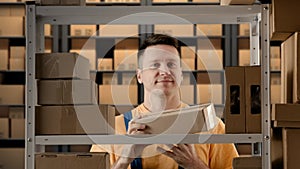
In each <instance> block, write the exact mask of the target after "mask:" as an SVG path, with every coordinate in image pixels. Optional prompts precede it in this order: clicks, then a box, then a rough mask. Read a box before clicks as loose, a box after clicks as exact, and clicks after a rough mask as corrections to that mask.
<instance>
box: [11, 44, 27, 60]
mask: <svg viewBox="0 0 300 169" xmlns="http://www.w3.org/2000/svg"><path fill="white" fill-rule="evenodd" d="M10 58H25V46H10Z"/></svg>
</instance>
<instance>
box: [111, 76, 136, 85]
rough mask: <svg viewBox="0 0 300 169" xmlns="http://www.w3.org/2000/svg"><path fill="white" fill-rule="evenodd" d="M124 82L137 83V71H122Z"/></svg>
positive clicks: (125, 83) (128, 83) (127, 83)
mask: <svg viewBox="0 0 300 169" xmlns="http://www.w3.org/2000/svg"><path fill="white" fill-rule="evenodd" d="M115 76H116V75H115ZM122 84H123V85H137V79H136V73H122Z"/></svg>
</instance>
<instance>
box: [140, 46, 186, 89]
mask: <svg viewBox="0 0 300 169" xmlns="http://www.w3.org/2000/svg"><path fill="white" fill-rule="evenodd" d="M142 57H143V58H142V64H141V65H142V68H140V69H138V71H137V78H138V80H139V82H141V83H143V84H144V88H145V90H146V91H145V92H153V90H154V89H158V90H159V91H162V92H163V93H164V94H165V95H168V94H172V93H177V94H178V90H179V89H178V88H179V86H180V83H181V80H182V69H181V66H180V58H179V54H178V52H177V50H176V48H175V47H173V46H169V45H155V46H150V47H147V48H146V49H145V51H144V54H143V56H142Z"/></svg>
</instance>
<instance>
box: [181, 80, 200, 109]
mask: <svg viewBox="0 0 300 169" xmlns="http://www.w3.org/2000/svg"><path fill="white" fill-rule="evenodd" d="M195 93H196V92H195V90H194V85H181V86H180V96H181V101H183V102H184V103H186V104H188V105H194V104H195V102H194V98H195Z"/></svg>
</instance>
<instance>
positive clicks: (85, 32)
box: [71, 25, 96, 36]
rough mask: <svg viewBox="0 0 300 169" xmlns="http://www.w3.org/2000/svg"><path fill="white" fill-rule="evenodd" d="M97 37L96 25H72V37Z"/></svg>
mask: <svg viewBox="0 0 300 169" xmlns="http://www.w3.org/2000/svg"><path fill="white" fill-rule="evenodd" d="M92 35H96V25H71V36H92Z"/></svg>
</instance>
